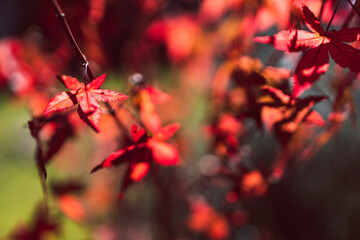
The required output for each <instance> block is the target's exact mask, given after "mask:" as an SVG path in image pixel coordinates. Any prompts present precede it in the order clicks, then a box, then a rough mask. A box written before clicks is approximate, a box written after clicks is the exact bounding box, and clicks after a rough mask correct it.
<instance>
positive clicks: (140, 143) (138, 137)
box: [91, 123, 179, 196]
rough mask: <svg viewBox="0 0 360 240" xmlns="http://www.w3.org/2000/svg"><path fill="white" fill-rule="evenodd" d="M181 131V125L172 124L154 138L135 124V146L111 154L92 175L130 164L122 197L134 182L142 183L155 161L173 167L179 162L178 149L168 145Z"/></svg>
mask: <svg viewBox="0 0 360 240" xmlns="http://www.w3.org/2000/svg"><path fill="white" fill-rule="evenodd" d="M178 129H179V124H176V123H175V124H170V125H167V126H165V127H163V128H162V129H161V130H160V131H159V132H157V133H155V134H154V135H153V136H152V137H148V136H147V133H146V131H145V129H143V128H138V127H137V126H136V125H135V124H134V125H133V126H132V128H131V136H132V139H133V141H134V144H133V145H131V146H128V147H126V148H124V149H120V150H119V151H116V152H113V153H111V154H110V155H109V156H108V157H107V158H106V159H105V160H104V161H103V162H102V163H100V164H99V165H97V166H96V167H94V168H93V169H92V171H91V173H93V172H95V171H97V170H99V169H102V168H109V167H113V166H117V165H119V164H121V163H124V162H129V166H128V168H127V171H126V173H125V176H124V180H123V183H122V187H121V193H120V196H122V194H123V193H124V191H125V190H126V188H127V187H128V186H129V185H130V184H131V183H133V182H137V181H140V180H141V179H142V178H143V177H144V176H145V175H146V174H147V172H148V171H149V168H150V164H151V163H152V162H153V161H155V162H157V163H158V164H160V165H165V166H171V165H176V164H178V162H179V154H178V151H177V149H176V148H175V147H174V146H173V145H171V144H169V143H166V142H165V141H167V140H168V139H169V138H170V137H172V136H173V135H174V133H175V132H177V130H178Z"/></svg>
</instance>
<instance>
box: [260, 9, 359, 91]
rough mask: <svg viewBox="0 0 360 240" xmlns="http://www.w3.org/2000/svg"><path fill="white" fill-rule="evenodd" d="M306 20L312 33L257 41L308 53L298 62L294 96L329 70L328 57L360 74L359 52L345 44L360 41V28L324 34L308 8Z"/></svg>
mask: <svg viewBox="0 0 360 240" xmlns="http://www.w3.org/2000/svg"><path fill="white" fill-rule="evenodd" d="M302 14H303V19H304V22H305V24H306V26H307V27H308V29H309V30H310V31H311V32H308V31H304V30H298V29H296V30H287V31H281V32H279V33H277V34H275V35H274V36H265V37H256V38H254V41H255V42H261V43H269V44H273V45H274V47H275V48H276V49H278V50H281V51H285V52H297V51H304V50H306V49H309V50H308V51H306V52H305V53H304V55H303V57H302V58H301V60H300V61H299V63H298V65H297V67H296V70H295V75H294V91H293V94H292V95H293V96H295V97H297V96H299V95H300V94H301V93H302V92H303V91H305V90H306V89H308V88H310V87H311V85H312V84H313V83H314V82H315V81H317V80H318V79H319V77H320V76H321V75H322V74H324V73H325V72H326V71H327V70H328V68H329V55H328V53H330V55H331V57H332V58H333V59H334V61H335V62H336V63H337V64H339V65H340V66H341V67H343V68H346V67H348V68H350V69H351V70H352V71H354V72H357V73H358V72H360V65H359V64H358V63H359V61H360V50H358V49H356V48H354V47H352V46H350V45H348V44H345V43H343V42H354V41H358V40H359V39H360V28H343V29H341V30H339V31H334V30H333V31H324V29H323V27H322V26H321V25H320V21H319V19H318V18H317V17H315V15H314V13H313V12H312V11H311V10H310V9H309V8H308V7H307V6H305V5H303V7H302Z"/></svg>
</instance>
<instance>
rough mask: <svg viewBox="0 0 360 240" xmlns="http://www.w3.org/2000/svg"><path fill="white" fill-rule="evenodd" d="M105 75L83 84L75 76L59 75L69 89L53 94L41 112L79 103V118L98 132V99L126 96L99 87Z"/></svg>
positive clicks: (116, 99) (46, 112)
mask: <svg viewBox="0 0 360 240" xmlns="http://www.w3.org/2000/svg"><path fill="white" fill-rule="evenodd" d="M105 76H106V74H103V75H101V76H100V77H97V78H95V79H94V80H93V81H91V82H90V83H89V84H86V85H85V84H84V83H81V82H79V81H78V80H77V79H76V78H73V77H71V76H65V75H62V76H61V77H60V79H61V81H62V82H63V83H64V84H65V86H66V87H67V88H68V89H71V90H70V91H67V92H61V93H59V94H57V95H55V97H54V98H53V99H51V100H50V102H49V103H48V105H47V107H46V108H45V110H44V113H43V114H44V115H46V114H49V113H51V112H55V111H60V110H64V109H68V108H70V107H72V106H74V105H76V104H77V103H79V107H78V113H79V116H80V118H81V119H82V120H84V122H86V123H87V124H88V125H89V126H91V127H92V128H93V129H94V130H95V131H96V132H99V122H100V118H101V107H100V104H99V103H98V101H102V102H109V101H119V100H125V99H127V98H128V97H127V96H126V95H124V94H121V93H117V92H115V91H112V90H106V89H99V88H100V86H101V85H102V84H103V82H104V80H105Z"/></svg>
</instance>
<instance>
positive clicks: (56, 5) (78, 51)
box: [51, 0, 95, 80]
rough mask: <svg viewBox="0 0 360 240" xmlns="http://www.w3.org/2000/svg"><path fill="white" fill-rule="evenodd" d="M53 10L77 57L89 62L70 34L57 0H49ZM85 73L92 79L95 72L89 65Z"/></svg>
mask: <svg viewBox="0 0 360 240" xmlns="http://www.w3.org/2000/svg"><path fill="white" fill-rule="evenodd" d="M51 2H52V4H53V6H54V8H55V11H56V13H57V14H56V16H57V17H58V18H59V19H60V22H61V24H62V25H63V27H64V29H65V33H66V35H67V37H68V38H69V40H70V43H71V45H72V46H73V48H74V50H75V53H76V54H77V55H78V57H79V58H80V59H81V61H82V63H83V64H89V62H88V60H87V59H86V57H85V55H84V54H83V53H82V51H81V49H80V47H79V45H78V44H77V42H76V40H75V38H74V35H73V34H72V32H71V30H70V27H69V24H68V22H67V20H66V18H65V13H64V12H63V10H62V9H61V7H60V5H59V3H58V2H57V0H51ZM87 73H88V74H89V77H90V78H91V80H93V79H94V78H95V73H94V71H93V70H92V68H91V67H90V66H88V68H87Z"/></svg>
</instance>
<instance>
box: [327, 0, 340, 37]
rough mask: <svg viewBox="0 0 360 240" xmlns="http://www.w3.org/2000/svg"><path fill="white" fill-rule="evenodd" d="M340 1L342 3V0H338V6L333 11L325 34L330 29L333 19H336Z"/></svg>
mask: <svg viewBox="0 0 360 240" xmlns="http://www.w3.org/2000/svg"><path fill="white" fill-rule="evenodd" d="M339 3H340V0H338V1H337V3H336V7H335V9H334V12H333V14H332V16H331V19H330V22H329V24H328V25H327V27H326V30H325V33H324V36H326V33H327V32H328V31H329V27H330V25H331V23H332V21H333V20H334V17H335V13H336V11H337V9H338V7H339Z"/></svg>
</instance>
